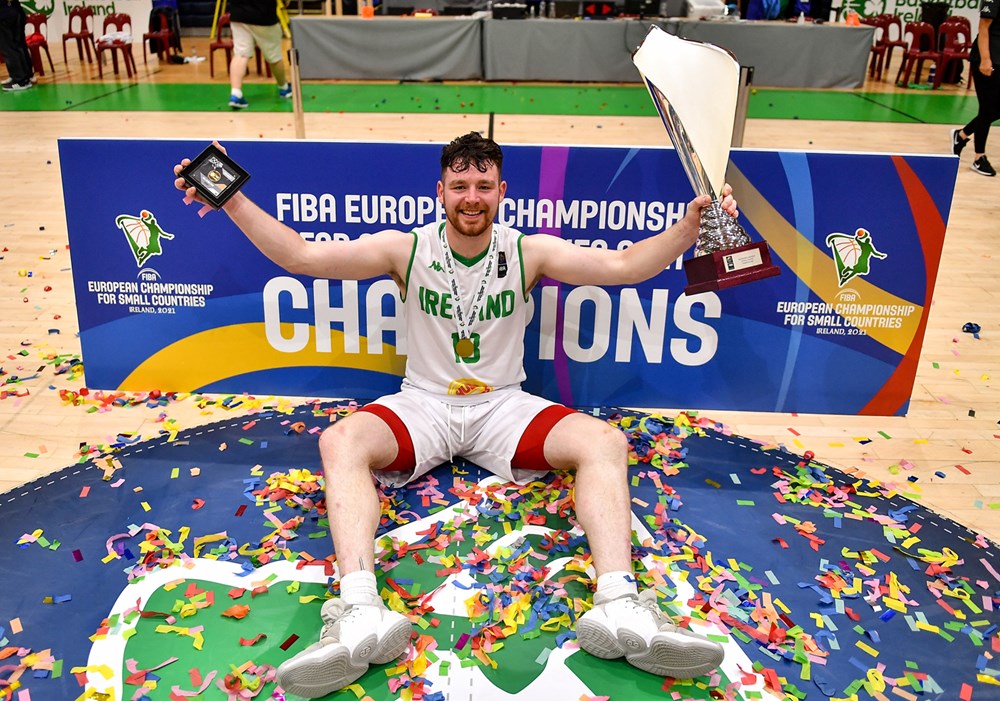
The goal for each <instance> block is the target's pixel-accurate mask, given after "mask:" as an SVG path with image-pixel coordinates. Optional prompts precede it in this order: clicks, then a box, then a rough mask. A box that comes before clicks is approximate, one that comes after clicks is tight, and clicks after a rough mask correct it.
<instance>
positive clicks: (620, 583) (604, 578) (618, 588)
mask: <svg viewBox="0 0 1000 701" xmlns="http://www.w3.org/2000/svg"><path fill="white" fill-rule="evenodd" d="M624 596H635V597H638V596H639V587H638V585H637V584H636V582H635V577H633V576H632V573H631V572H625V571H621V572H605V573H604V574H602V575H601V576H600V577H598V578H597V593H596V594H594V600H595V602H596V601H597V600H598V599H599V600H600V602H601V603H604V602H607V601H614V600H615V599H621V598H622V597H624Z"/></svg>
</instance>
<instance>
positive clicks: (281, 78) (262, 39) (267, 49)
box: [254, 24, 292, 98]
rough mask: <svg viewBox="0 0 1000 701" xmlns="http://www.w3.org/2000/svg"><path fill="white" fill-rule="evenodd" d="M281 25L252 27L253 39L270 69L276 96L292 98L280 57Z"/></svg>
mask: <svg viewBox="0 0 1000 701" xmlns="http://www.w3.org/2000/svg"><path fill="white" fill-rule="evenodd" d="M281 37H282V34H281V25H280V24H274V25H271V26H270V27H254V39H255V40H256V41H257V46H259V47H260V50H261V53H263V54H264V60H265V61H267V63H268V65H269V66H270V67H271V75H272V76H274V82H275V83H277V84H278V95H279V96H281V97H286V98H287V97H291V96H292V86H291V85H289V83H288V79H287V77H286V73H285V62H284V60H283V59H282V57H281Z"/></svg>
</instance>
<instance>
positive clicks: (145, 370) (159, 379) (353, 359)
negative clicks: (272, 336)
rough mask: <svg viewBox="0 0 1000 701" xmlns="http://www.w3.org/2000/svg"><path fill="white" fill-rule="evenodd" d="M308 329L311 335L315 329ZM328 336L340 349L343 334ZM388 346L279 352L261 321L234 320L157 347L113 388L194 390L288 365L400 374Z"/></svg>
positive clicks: (400, 361) (400, 364)
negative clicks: (373, 350)
mask: <svg viewBox="0 0 1000 701" xmlns="http://www.w3.org/2000/svg"><path fill="white" fill-rule="evenodd" d="M310 329H311V331H310V338H315V327H312V326H310ZM281 331H282V335H283V336H284V337H285V338H290V337H291V336H292V324H290V323H286V324H282V325H281ZM330 334H331V336H332V338H331V344H332V347H333V348H334V349H336V348H343V345H344V343H343V338H344V334H343V332H342V331H336V330H331V331H330ZM363 341H364V339H363V338H362V343H363ZM361 347H362V348H364V345H362V346H361ZM388 350H389V352H387V353H385V354H383V355H369V354H367V353H364V352H362V353H344V352H342V351H341V352H338V351H336V350H334V351H333V352H332V353H319V352H317V351H316V350H315V349H314V348H313V347H307V348H305V349H303V350H301V351H298V352H297V353H283V352H281V351H278V350H275V349H274V348H273V347H272V346H271V344H269V343H268V342H267V337H266V336H265V333H264V324H263V322H255V323H250V324H233V325H230V326H220V327H218V328H214V329H208V330H207V331H202V332H201V333H196V334H194V335H192V336H188V337H186V338H182V339H180V340H179V341H176V342H174V343H171V344H170V345H169V346H166V347H165V348H162V349H161V350H159V351H157V352H156V353H154V354H153V355H151V356H150V357H149V358H147V359H146V360H144V361H143V362H142V364H141V365H139V367H137V368H136V369H135V370H133V371H132V372H131V374H129V376H128V377H126V378H125V379H124V380H122V383H121V384H120V385H119V386H118V389H120V390H126V391H146V390H149V389H151V388H157V387H162V388H167V387H169V388H170V389H171V390H172V391H178V392H193V391H195V390H197V389H198V388H199V387H204V386H206V385H209V384H211V383H213V382H217V381H219V380H223V379H225V378H227V377H234V376H236V375H243V374H245V373H248V372H257V371H260V370H269V369H271V368H292V367H346V368H352V369H358V370H369V371H371V372H380V373H385V374H390V375H398V376H400V377H401V376H402V375H403V368H404V366H405V364H406V358H405V357H403V356H400V355H397V354H396V353H395V348H393V347H392V346H388Z"/></svg>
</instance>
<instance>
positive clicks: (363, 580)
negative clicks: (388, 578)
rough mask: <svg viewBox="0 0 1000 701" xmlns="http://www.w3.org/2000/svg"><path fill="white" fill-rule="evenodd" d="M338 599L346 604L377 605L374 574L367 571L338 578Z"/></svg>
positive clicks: (376, 584) (376, 586)
mask: <svg viewBox="0 0 1000 701" xmlns="http://www.w3.org/2000/svg"><path fill="white" fill-rule="evenodd" d="M340 598H341V599H343V600H344V601H345V602H346V603H348V604H365V605H368V606H372V605H374V604H376V603H378V600H379V598H378V582H377V581H376V580H375V573H374V572H368V571H367V570H359V571H357V572H350V573H348V574H345V575H344V576H343V577H341V578H340Z"/></svg>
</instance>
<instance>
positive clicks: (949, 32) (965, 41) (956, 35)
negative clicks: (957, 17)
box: [934, 22, 972, 88]
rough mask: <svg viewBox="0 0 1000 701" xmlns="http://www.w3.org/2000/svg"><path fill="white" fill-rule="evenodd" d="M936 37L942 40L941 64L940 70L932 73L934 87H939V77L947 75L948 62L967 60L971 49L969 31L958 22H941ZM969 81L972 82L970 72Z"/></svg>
mask: <svg viewBox="0 0 1000 701" xmlns="http://www.w3.org/2000/svg"><path fill="white" fill-rule="evenodd" d="M938 37H939V38H940V39H941V41H942V48H941V62H940V63H941V65H940V66H938V70H939V71H940V72H939V73H935V74H934V87H935V88H937V87H940V85H941V78H942V77H943V76H945V75H947V73H946V72H947V70H948V64H950V63H951V62H952V61H968V60H969V53H970V52H971V50H972V40H971V37H970V32H969V30H968V29H966V28H965V27H963V26H962V24H961V23H960V22H944V23H942V24H941V26H940V27H939V28H938ZM969 83H970V84H971V83H972V76H971V74H970V76H969Z"/></svg>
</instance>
